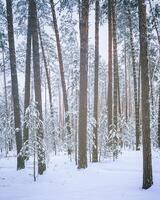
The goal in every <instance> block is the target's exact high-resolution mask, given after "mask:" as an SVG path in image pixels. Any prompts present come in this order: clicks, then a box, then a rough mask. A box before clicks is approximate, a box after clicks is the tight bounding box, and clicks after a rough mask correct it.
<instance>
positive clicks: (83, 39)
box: [78, 0, 89, 169]
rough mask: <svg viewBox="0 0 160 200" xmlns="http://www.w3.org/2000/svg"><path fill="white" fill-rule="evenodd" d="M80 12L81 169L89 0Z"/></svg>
mask: <svg viewBox="0 0 160 200" xmlns="http://www.w3.org/2000/svg"><path fill="white" fill-rule="evenodd" d="M80 10H81V11H80V12H81V14H80V22H79V23H80V92H79V133H78V168H79V169H80V168H86V167H87V79H88V78H87V76H88V17H89V16H88V15H89V1H88V0H82V2H81V9H80Z"/></svg>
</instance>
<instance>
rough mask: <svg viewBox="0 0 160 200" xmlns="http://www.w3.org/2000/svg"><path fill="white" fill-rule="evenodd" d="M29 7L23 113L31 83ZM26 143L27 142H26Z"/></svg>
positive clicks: (28, 102) (26, 130)
mask: <svg viewBox="0 0 160 200" xmlns="http://www.w3.org/2000/svg"><path fill="white" fill-rule="evenodd" d="M31 11H32V9H31V7H30V4H29V8H28V30H27V48H26V69H25V94H24V115H25V112H26V109H27V107H28V106H29V104H30V84H31V38H32V30H31V27H32V21H31ZM28 139H29V130H28V127H27V126H26V123H25V122H24V126H23V141H24V143H26V142H27V141H28ZM27 143H28V142H27Z"/></svg>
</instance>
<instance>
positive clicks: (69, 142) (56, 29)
mask: <svg viewBox="0 0 160 200" xmlns="http://www.w3.org/2000/svg"><path fill="white" fill-rule="evenodd" d="M50 4H51V10H52V17H53V25H54V31H55V36H56V43H57V52H58V61H59V68H60V75H61V85H62V91H63V103H64V109H65V123H66V128H67V137H68V139H67V143H68V155H70V154H71V152H72V148H71V127H70V116H69V114H68V111H69V108H68V97H67V90H66V83H65V77H64V65H63V58H62V49H61V43H60V37H59V30H58V24H57V18H56V12H55V5H54V1H53V0H50Z"/></svg>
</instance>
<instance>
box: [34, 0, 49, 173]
mask: <svg viewBox="0 0 160 200" xmlns="http://www.w3.org/2000/svg"><path fill="white" fill-rule="evenodd" d="M30 6H31V8H32V39H33V70H34V88H35V101H36V103H37V109H38V111H39V117H40V119H41V120H42V97H41V76H40V58H39V41H38V20H37V6H36V2H35V1H34V0H30ZM37 138H38V143H39V144H40V145H39V148H38V174H40V175H41V174H43V172H44V171H45V170H46V164H45V151H44V149H43V147H42V145H43V128H42V127H40V128H39V129H38V131H37Z"/></svg>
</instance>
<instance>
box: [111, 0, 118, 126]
mask: <svg viewBox="0 0 160 200" xmlns="http://www.w3.org/2000/svg"><path fill="white" fill-rule="evenodd" d="M115 7H116V0H114V1H113V3H112V18H113V64H114V105H113V106H114V109H113V111H114V115H113V122H114V126H115V129H117V123H118V117H117V109H118V55H117V30H116V26H117V25H116V16H115Z"/></svg>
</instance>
